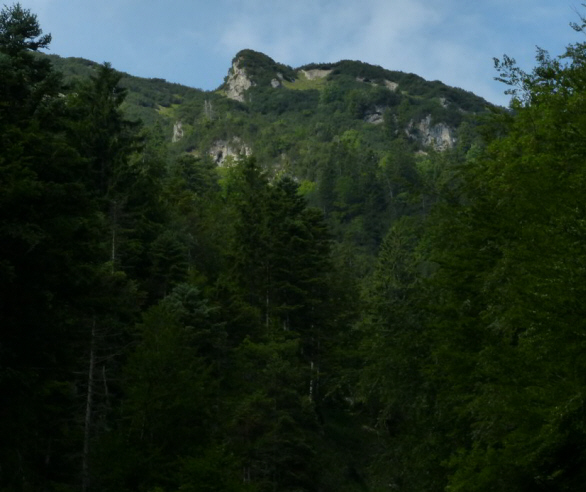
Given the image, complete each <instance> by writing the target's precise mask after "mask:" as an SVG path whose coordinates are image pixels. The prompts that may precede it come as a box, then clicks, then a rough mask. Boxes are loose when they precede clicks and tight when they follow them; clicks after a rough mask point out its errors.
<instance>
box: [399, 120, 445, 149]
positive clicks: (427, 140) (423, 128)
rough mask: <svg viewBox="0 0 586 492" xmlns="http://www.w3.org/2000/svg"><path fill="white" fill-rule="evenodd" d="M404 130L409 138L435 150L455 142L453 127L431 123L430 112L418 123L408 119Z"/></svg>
mask: <svg viewBox="0 0 586 492" xmlns="http://www.w3.org/2000/svg"><path fill="white" fill-rule="evenodd" d="M405 132H406V133H407V135H409V136H410V137H411V138H415V139H417V140H419V141H420V142H421V143H422V144H423V145H425V146H427V147H433V148H435V149H436V150H447V149H450V148H452V147H453V146H454V145H455V144H456V137H455V135H454V133H455V132H454V129H453V128H451V127H449V126H448V125H446V124H445V123H436V124H435V125H432V121H431V115H430V114H428V115H427V116H426V117H425V118H423V119H422V120H421V121H420V122H419V123H415V122H414V121H410V122H409V125H408V126H407V129H406V130H405Z"/></svg>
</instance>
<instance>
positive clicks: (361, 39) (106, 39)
mask: <svg viewBox="0 0 586 492" xmlns="http://www.w3.org/2000/svg"><path fill="white" fill-rule="evenodd" d="M9 3H11V2H9ZM20 3H21V5H22V6H23V7H25V8H28V9H30V10H31V11H32V12H33V13H35V14H36V15H37V16H38V19H39V22H40V24H41V27H42V29H43V31H44V32H45V33H51V34H52V35H53V42H52V43H51V50H50V52H51V53H56V54H58V55H61V56H79V57H83V58H87V59H90V60H93V61H97V62H104V61H108V62H110V63H112V65H113V66H114V68H116V69H118V70H121V71H123V72H128V73H130V74H132V75H137V76H141V77H159V78H164V79H167V80H168V81H170V82H178V83H181V84H185V85H188V86H191V87H197V88H200V89H205V90H212V89H215V88H216V87H218V86H219V85H220V84H221V83H222V82H223V79H224V76H225V75H226V74H227V71H228V69H229V67H230V62H231V60H232V58H233V57H234V55H235V54H236V53H237V52H238V51H239V50H241V49H244V48H250V49H254V50H257V51H261V52H263V53H266V54H267V55H269V56H270V57H272V58H273V59H275V60H276V61H279V62H281V63H285V64H287V65H291V66H292V67H298V66H301V65H304V64H307V63H312V62H335V61H339V60H342V59H350V60H361V61H364V62H368V63H372V64H376V65H380V66H382V67H384V68H387V69H390V70H402V71H404V72H413V73H416V74H418V75H421V76H422V77H424V78H426V79H428V80H441V81H442V82H445V83H446V84H449V85H453V86H457V87H462V88H463V89H466V90H469V91H472V92H475V93H476V94H479V95H481V96H483V97H485V98H486V99H488V100H489V101H491V102H494V103H497V104H501V105H507V103H508V97H507V96H505V95H504V94H503V93H504V90H505V88H506V87H504V86H503V84H500V83H498V82H495V81H494V80H493V78H494V76H495V75H496V73H495V71H494V66H493V57H497V58H500V57H502V55H503V54H507V55H509V56H511V57H513V58H515V59H516V60H517V62H518V63H519V65H520V66H521V67H522V68H525V69H528V70H529V69H531V68H532V67H533V66H534V56H535V47H536V46H540V47H542V48H544V49H546V50H549V51H550V53H551V54H552V55H558V54H561V53H562V52H563V51H564V48H565V46H566V45H568V44H570V43H575V42H578V41H580V42H581V41H584V40H585V39H584V36H583V35H581V34H578V33H575V32H574V31H573V30H572V29H571V28H570V27H569V23H570V22H573V21H574V22H575V21H578V12H582V13H586V9H583V8H582V7H581V2H580V1H574V0H441V1H440V0H205V1H204V0H191V1H189V0H97V1H96V0H91V1H90V0H21V1H20Z"/></svg>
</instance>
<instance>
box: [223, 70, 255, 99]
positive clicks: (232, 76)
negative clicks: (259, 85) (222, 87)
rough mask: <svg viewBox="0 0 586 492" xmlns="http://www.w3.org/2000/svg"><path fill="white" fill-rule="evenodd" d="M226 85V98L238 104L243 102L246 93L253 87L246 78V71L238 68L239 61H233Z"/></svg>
mask: <svg viewBox="0 0 586 492" xmlns="http://www.w3.org/2000/svg"><path fill="white" fill-rule="evenodd" d="M226 85H227V88H226V96H228V97H229V98H230V99H234V100H235V101H240V102H244V100H245V93H246V91H247V90H248V89H250V88H251V87H252V86H253V85H254V83H253V82H252V81H251V80H250V78H249V77H248V74H247V73H246V70H244V68H243V67H240V63H239V60H235V61H234V63H232V68H231V69H230V71H229V73H228V80H227V81H226Z"/></svg>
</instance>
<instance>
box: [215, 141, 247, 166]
mask: <svg viewBox="0 0 586 492" xmlns="http://www.w3.org/2000/svg"><path fill="white" fill-rule="evenodd" d="M208 154H209V155H210V156H211V157H212V159H213V160H214V162H215V163H216V164H217V165H218V166H224V165H226V160H227V159H238V158H240V157H242V156H245V157H246V156H249V155H251V154H252V149H251V148H250V147H249V146H248V145H246V144H245V143H244V142H243V141H242V140H241V139H240V138H239V137H232V138H231V139H230V140H216V141H215V142H214V143H213V144H212V146H211V147H210V149H209V151H208Z"/></svg>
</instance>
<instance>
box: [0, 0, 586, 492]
mask: <svg viewBox="0 0 586 492" xmlns="http://www.w3.org/2000/svg"><path fill="white" fill-rule="evenodd" d="M572 27H573V28H574V29H575V30H576V31H580V32H582V33H584V32H586V16H581V17H580V22H579V23H578V24H573V25H572ZM50 41H51V37H50V36H47V35H44V36H43V35H42V31H41V29H40V27H39V25H38V22H37V19H36V16H35V15H34V14H31V12H30V11H28V10H26V9H23V8H22V6H21V5H20V4H16V5H14V6H12V7H4V8H3V9H2V10H1V12H0V148H1V152H0V190H1V193H0V246H1V248H0V327H1V330H0V396H1V397H2V398H3V399H2V405H0V443H2V445H0V490H2V491H16V492H32V491H47V492H74V491H80V490H81V491H82V492H94V491H100V492H136V491H141V492H178V491H181V492H196V491H197V492H274V491H279V492H301V491H308V492H330V491H331V492H370V491H372V492H379V491H383V490H400V491H406V492H421V491H426V492H445V491H453V492H455V491H459V492H469V491H473V492H493V491H495V490H496V491H556V492H570V491H576V490H582V489H583V486H584V483H586V428H585V420H584V416H585V414H586V413H585V412H586V397H585V395H586V378H585V376H584V375H585V374H586V359H585V358H584V353H585V352H586V336H585V334H586V307H585V306H586V305H585V304H584V302H583V301H584V298H585V297H586V248H585V247H584V245H585V244H586V206H585V204H584V196H585V194H586V167H585V166H584V161H585V159H586V138H584V136H585V135H586V117H585V116H584V115H586V98H584V93H585V92H586V62H585V61H586V43H576V44H573V45H570V46H568V48H567V51H566V52H565V53H564V54H562V55H560V56H558V57H555V58H553V57H550V55H549V54H548V53H546V52H545V51H543V50H538V52H537V66H536V67H535V69H534V70H533V71H532V72H530V73H527V72H524V71H523V70H521V69H520V68H519V67H518V66H517V65H516V64H515V62H514V60H512V59H511V58H509V57H505V58H504V59H503V60H502V61H498V60H497V62H496V70H497V72H498V75H499V77H498V78H499V80H501V81H502V82H504V83H505V84H507V85H508V86H509V89H510V93H511V94H513V98H512V100H511V110H505V109H502V108H491V107H490V106H489V105H487V104H486V102H485V101H483V100H482V99H479V98H477V97H476V96H474V95H473V94H470V93H467V92H464V91H461V90H460V89H455V88H450V87H447V86H445V85H444V84H442V83H441V82H437V81H436V82H428V81H425V80H423V79H421V78H420V77H418V76H416V75H413V74H404V73H400V72H394V71H391V70H386V69H383V68H381V67H374V66H370V65H366V64H364V63H360V62H356V61H340V62H339V63H333V64H312V65H306V66H304V67H299V68H292V67H288V66H286V65H283V64H280V63H278V62H276V61H274V60H272V59H271V58H270V57H268V56H266V55H264V54H262V53H256V52H254V51H251V50H244V51H242V52H240V53H238V54H237V55H236V57H235V58H234V60H233V62H232V64H231V66H230V67H226V68H227V76H226V79H225V80H224V81H223V83H221V84H219V85H218V89H217V90H215V91H210V92H205V91H200V90H197V89H192V88H188V87H183V86H180V85H177V84H169V83H167V82H165V81H164V80H162V79H150V80H146V79H140V78H136V77H133V76H131V75H128V74H122V73H119V72H117V71H116V70H114V69H113V68H112V67H111V66H109V65H108V64H104V65H96V64H95V63H93V62H90V61H87V60H81V59H62V58H58V57H47V56H45V55H40V54H39V53H38V51H39V50H42V49H45V48H47V46H48V45H49V43H50ZM55 67H57V68H58V69H59V70H60V71H61V72H63V75H62V74H61V73H60V72H58V71H56V69H55Z"/></svg>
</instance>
